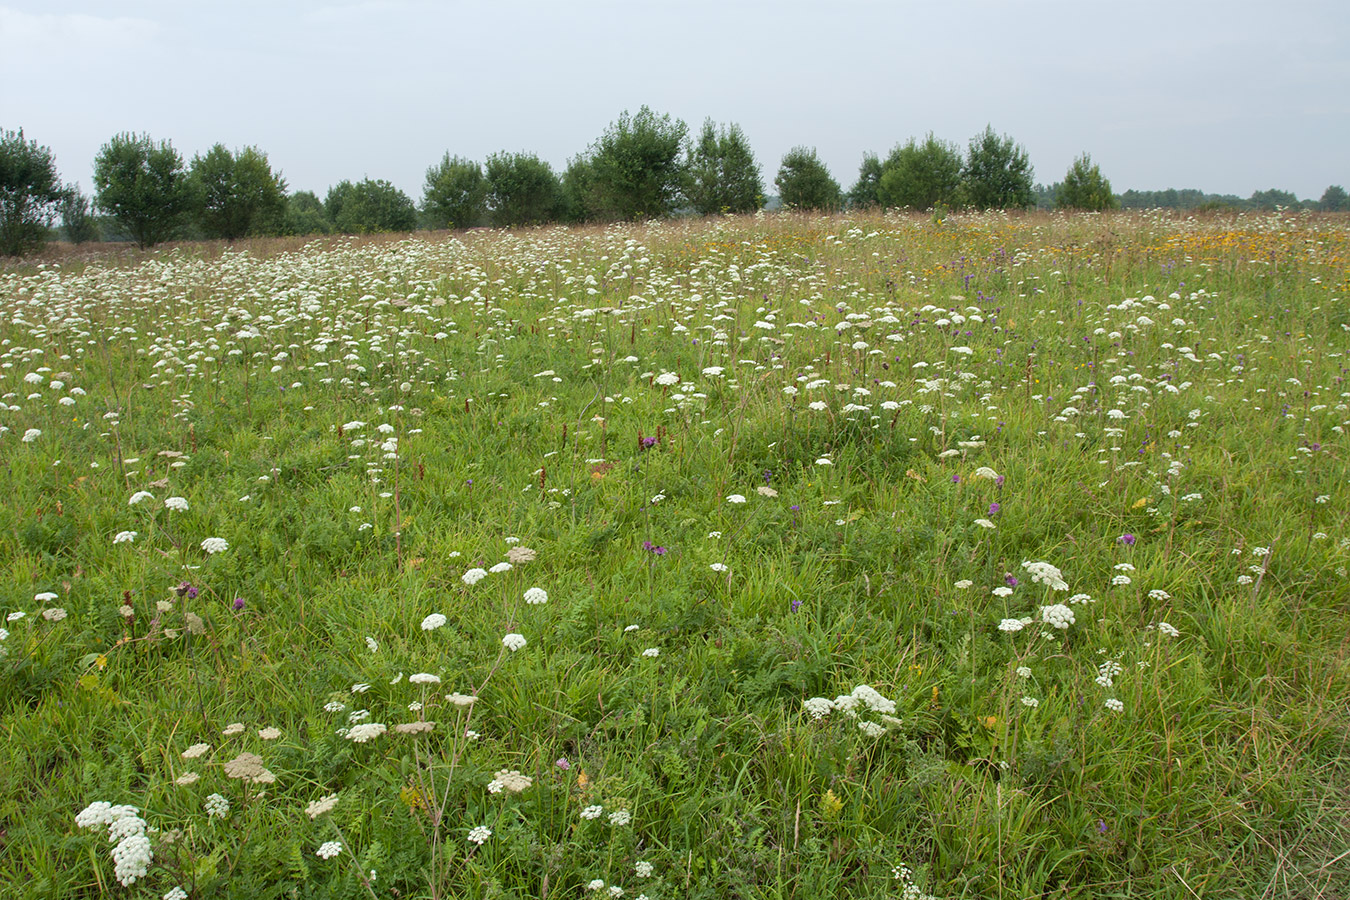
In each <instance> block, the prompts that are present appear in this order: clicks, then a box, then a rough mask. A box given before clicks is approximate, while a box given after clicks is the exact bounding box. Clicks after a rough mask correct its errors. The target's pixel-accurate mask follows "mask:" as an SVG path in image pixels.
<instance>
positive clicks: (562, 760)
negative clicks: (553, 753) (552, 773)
mask: <svg viewBox="0 0 1350 900" xmlns="http://www.w3.org/2000/svg"><path fill="white" fill-rule="evenodd" d="M554 765H555V766H557V767H558V768H560V769H562V770H563V771H564V772H565V771H567V770H568V769H570V768H572V764H571V763H570V762H568V761H567V757H565V756H560V757H558V761H557V762H555V763H554Z"/></svg>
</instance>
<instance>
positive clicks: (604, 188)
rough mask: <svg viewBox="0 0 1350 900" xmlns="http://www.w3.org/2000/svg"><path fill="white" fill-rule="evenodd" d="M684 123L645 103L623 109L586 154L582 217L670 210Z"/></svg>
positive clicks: (680, 172)
mask: <svg viewBox="0 0 1350 900" xmlns="http://www.w3.org/2000/svg"><path fill="white" fill-rule="evenodd" d="M688 131H689V127H688V126H687V125H685V124H684V122H682V121H680V120H678V119H672V118H671V117H670V115H669V114H666V115H660V116H658V115H657V114H656V113H654V112H652V111H651V110H650V109H648V108H647V107H645V106H644V107H642V108H641V109H639V110H638V112H637V115H635V116H631V117H630V116H629V115H628V111H627V110H624V111H623V113H622V114H621V115H620V116H619V118H618V119H617V120H616V121H614V122H613V123H611V124H610V126H609V128H608V129H607V130H606V131H605V133H604V134H603V135H601V137H600V139H599V140H598V141H596V142H595V143H594V144H593V145H592V146H591V149H590V151H589V153H588V160H587V161H588V162H589V164H590V168H591V177H590V179H589V182H590V183H589V184H588V185H587V186H586V187H587V190H586V194H585V197H584V198H583V200H584V204H585V208H586V213H587V218H591V219H600V220H609V221H613V220H634V219H649V218H653V217H656V216H665V215H669V214H670V213H671V212H673V211H674V209H675V204H676V203H677V202H678V200H679V199H680V197H681V196H682V194H683V192H684V187H685V164H684V160H683V151H684V142H685V135H686V134H687V133H688Z"/></svg>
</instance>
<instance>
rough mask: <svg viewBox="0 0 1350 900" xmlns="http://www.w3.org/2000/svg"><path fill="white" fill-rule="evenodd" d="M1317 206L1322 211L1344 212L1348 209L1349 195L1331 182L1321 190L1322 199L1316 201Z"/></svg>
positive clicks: (1349, 207) (1349, 203)
mask: <svg viewBox="0 0 1350 900" xmlns="http://www.w3.org/2000/svg"><path fill="white" fill-rule="evenodd" d="M1317 208H1318V209H1320V210H1322V211H1323V212H1344V211H1345V210H1347V209H1350V195H1347V194H1346V193H1345V188H1343V187H1341V186H1340V185H1339V184H1333V185H1332V186H1331V187H1329V188H1327V189H1326V191H1325V192H1323V194H1322V199H1321V200H1319V201H1317Z"/></svg>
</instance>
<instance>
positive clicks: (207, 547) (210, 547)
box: [202, 537, 230, 554]
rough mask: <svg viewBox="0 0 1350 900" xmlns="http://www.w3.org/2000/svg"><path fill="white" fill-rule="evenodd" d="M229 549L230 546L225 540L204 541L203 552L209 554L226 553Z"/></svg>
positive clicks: (215, 538) (211, 538)
mask: <svg viewBox="0 0 1350 900" xmlns="http://www.w3.org/2000/svg"><path fill="white" fill-rule="evenodd" d="M228 549H230V545H229V543H228V542H227V541H226V540H225V539H224V538H218V537H209V538H207V539H206V540H204V541H202V550H204V551H206V552H207V553H208V554H211V553H224V552H225V551H226V550H228Z"/></svg>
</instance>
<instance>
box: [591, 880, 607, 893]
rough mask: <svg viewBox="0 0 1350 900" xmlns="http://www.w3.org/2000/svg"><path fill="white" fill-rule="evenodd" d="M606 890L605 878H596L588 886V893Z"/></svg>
mask: <svg viewBox="0 0 1350 900" xmlns="http://www.w3.org/2000/svg"><path fill="white" fill-rule="evenodd" d="M604 889H605V880H604V879H603V878H596V879H594V880H592V881H590V882H587V884H586V890H588V891H603V890H604Z"/></svg>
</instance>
